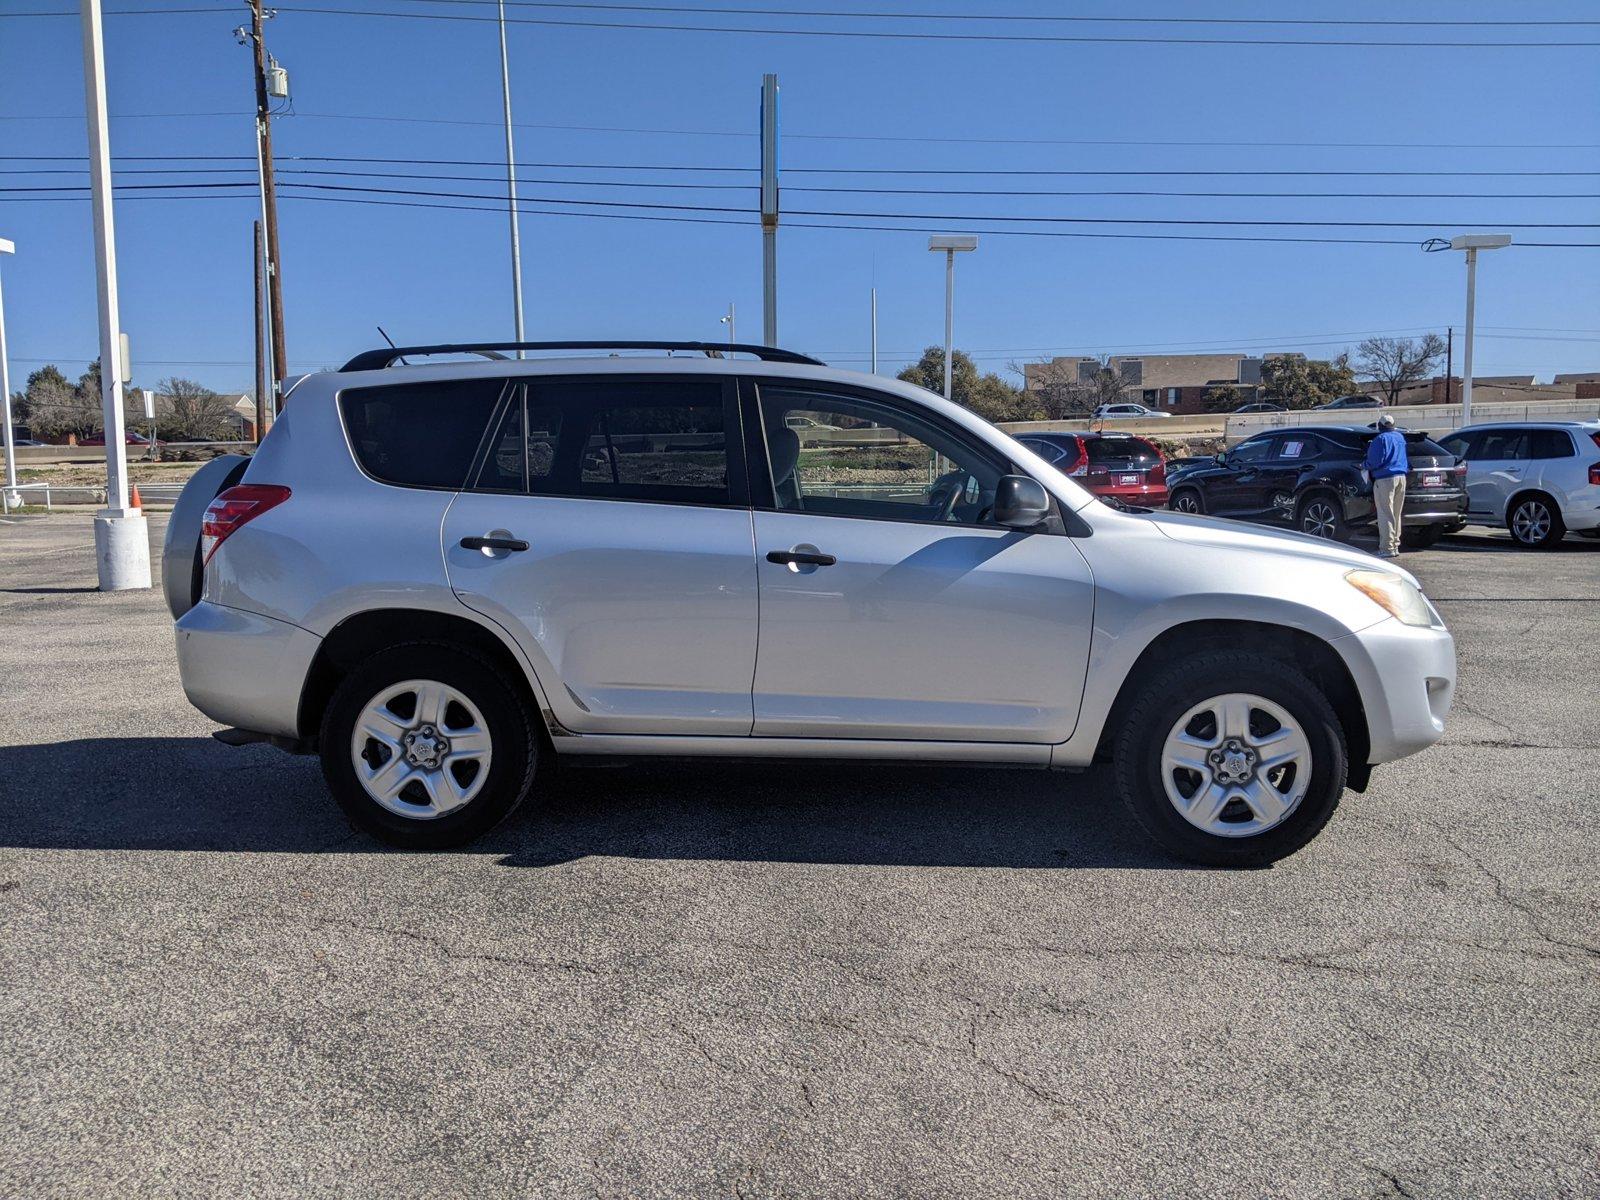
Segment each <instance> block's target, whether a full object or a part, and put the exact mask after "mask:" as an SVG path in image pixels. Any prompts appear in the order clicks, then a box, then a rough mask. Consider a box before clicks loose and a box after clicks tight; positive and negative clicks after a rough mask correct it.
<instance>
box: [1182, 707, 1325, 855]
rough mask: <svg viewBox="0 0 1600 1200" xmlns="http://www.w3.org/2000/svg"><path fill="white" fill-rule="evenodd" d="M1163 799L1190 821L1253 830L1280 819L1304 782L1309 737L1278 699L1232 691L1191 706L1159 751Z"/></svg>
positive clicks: (1224, 831) (1223, 829) (1233, 833)
mask: <svg viewBox="0 0 1600 1200" xmlns="http://www.w3.org/2000/svg"><path fill="white" fill-rule="evenodd" d="M1161 783H1162V786H1163V787H1164V788H1165V789H1166V793H1167V799H1168V800H1169V801H1170V802H1171V803H1172V806H1173V807H1174V808H1175V809H1177V810H1178V813H1179V814H1180V815H1181V816H1182V817H1183V818H1184V820H1186V821H1188V822H1189V823H1190V824H1191V825H1193V826H1194V827H1195V828H1197V829H1200V830H1202V831H1204V832H1205V833H1209V834H1213V835H1215V836H1217V837H1228V838H1239V837H1253V836H1255V835H1257V834H1260V833H1265V832H1266V831H1267V830H1269V829H1271V828H1273V827H1274V826H1276V825H1278V824H1281V823H1282V822H1283V821H1284V820H1285V819H1286V818H1287V817H1288V816H1289V814H1290V813H1292V812H1293V811H1294V810H1295V807H1296V806H1297V805H1298V804H1299V803H1300V801H1301V800H1302V799H1303V798H1304V797H1305V794H1306V791H1307V790H1308V789H1309V788H1310V786H1311V742H1310V739H1308V738H1307V737H1306V733H1305V730H1304V729H1303V728H1301V726H1300V723H1299V722H1298V721H1296V720H1295V719H1294V717H1293V716H1291V715H1290V714H1289V712H1288V711H1287V710H1286V709H1285V708H1283V706H1282V705H1279V704H1275V703H1274V702H1273V701H1271V700H1268V699H1266V698H1265V697H1262V696H1255V695H1250V694H1247V693H1240V692H1232V693H1229V694H1227V695H1222V696H1214V697H1212V698H1211V699H1209V700H1204V701H1202V702H1201V703H1199V704H1197V705H1195V706H1194V707H1193V708H1191V709H1190V710H1189V711H1188V712H1186V713H1184V714H1183V716H1181V717H1179V718H1178V720H1177V721H1176V722H1175V723H1174V724H1173V726H1172V729H1171V731H1170V732H1168V734H1167V739H1166V742H1165V743H1164V744H1163V746H1162V750H1161Z"/></svg>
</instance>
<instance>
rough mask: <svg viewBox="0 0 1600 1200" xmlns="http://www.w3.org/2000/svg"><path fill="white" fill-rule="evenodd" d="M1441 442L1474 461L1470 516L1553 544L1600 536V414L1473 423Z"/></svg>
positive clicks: (1533, 541)
mask: <svg viewBox="0 0 1600 1200" xmlns="http://www.w3.org/2000/svg"><path fill="white" fill-rule="evenodd" d="M1439 444H1440V445H1441V446H1443V447H1444V448H1445V449H1446V450H1448V451H1450V453H1452V454H1454V455H1455V456H1456V457H1457V458H1460V459H1463V460H1465V462H1466V464H1467V521H1468V522H1469V523H1470V524H1474V525H1503V526H1504V527H1505V528H1506V529H1508V530H1510V532H1511V536H1512V538H1514V539H1515V540H1516V542H1517V544H1518V545H1521V546H1528V547H1531V548H1534V549H1548V548H1549V547H1551V546H1554V545H1556V544H1558V543H1559V542H1560V541H1561V539H1562V538H1563V537H1565V536H1566V534H1567V532H1568V530H1570V531H1571V532H1573V533H1581V534H1583V535H1584V536H1586V537H1600V421H1517V422H1506V423H1504V424H1495V425H1468V426H1465V427H1463V428H1461V429H1458V430H1456V431H1455V432H1454V433H1452V434H1450V435H1448V436H1447V437H1441V438H1440V439H1439Z"/></svg>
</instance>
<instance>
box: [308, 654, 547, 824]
mask: <svg viewBox="0 0 1600 1200" xmlns="http://www.w3.org/2000/svg"><path fill="white" fill-rule="evenodd" d="M535 719H536V718H535V716H534V714H533V712H532V710H531V708H530V707H529V705H528V703H527V701H526V699H524V697H523V695H522V693H521V691H520V690H519V689H518V688H517V687H516V686H515V684H514V683H513V682H512V681H511V680H510V679H508V678H507V677H506V676H505V675H504V674H503V673H502V672H501V671H500V670H499V669H498V668H497V667H495V666H494V665H493V664H492V663H490V662H488V661H487V660H485V659H483V658H480V657H479V656H478V655H476V654H473V653H471V652H470V651H467V650H464V649H460V648H457V647H455V646H450V645H446V644H444V643H439V642H412V643H408V644H406V645H401V646H394V647H391V648H389V649H387V650H382V651H379V652H378V653H377V654H374V655H373V656H372V657H371V658H369V659H367V660H366V661H365V662H363V663H361V664H360V665H359V666H358V667H356V668H355V669H354V670H353V671H351V672H350V674H349V675H347V676H346V677H345V679H344V681H343V682H342V683H341V684H340V685H339V687H338V688H337V690H335V692H334V694H333V698H332V699H331V700H330V701H329V702H328V709H327V712H326V713H325V714H324V716H323V721H322V741H321V750H322V772H323V776H324V778H326V779H327V781H328V787H329V789H330V790H331V791H332V792H333V795H334V798H335V799H336V800H337V801H338V802H339V806H340V807H341V808H343V809H344V811H345V814H346V815H347V816H348V817H349V818H350V820H351V821H352V822H353V823H354V824H355V825H357V826H358V827H360V828H361V829H364V830H366V831H367V832H369V833H371V834H373V835H374V836H376V837H378V838H381V839H382V840H383V841H386V842H389V843H391V844H393V845H396V846H403V847H406V848H408V849H416V850H426V849H437V848H442V847H445V846H455V845H460V844H461V843H463V842H467V841H471V840H472V839H473V838H475V837H477V836H478V835H479V834H481V833H484V832H485V831H487V830H488V829H490V828H492V827H493V826H494V825H496V824H498V823H499V822H500V821H502V820H504V819H505V818H506V817H507V816H509V815H510V814H511V812H512V811H513V810H514V809H515V808H516V807H517V806H518V805H519V804H521V803H522V801H523V798H524V797H526V796H527V794H528V791H529V789H530V788H531V786H532V784H533V772H534V766H535V761H536V758H537V755H538V741H537V739H536V737H535V734H534V726H533V722H534V720H535Z"/></svg>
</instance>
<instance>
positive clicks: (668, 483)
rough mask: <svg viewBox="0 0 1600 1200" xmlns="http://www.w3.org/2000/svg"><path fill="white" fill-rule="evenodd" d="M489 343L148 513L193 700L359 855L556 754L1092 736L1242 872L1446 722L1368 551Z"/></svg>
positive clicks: (723, 353)
mask: <svg viewBox="0 0 1600 1200" xmlns="http://www.w3.org/2000/svg"><path fill="white" fill-rule="evenodd" d="M599 348H600V347H598V346H597V345H596V344H594V343H580V344H577V345H576V346H572V345H568V346H564V347H553V346H550V345H547V344H539V345H536V346H535V345H530V346H528V347H524V349H528V350H534V351H550V350H553V349H562V350H565V351H568V352H571V351H572V350H579V351H589V350H594V349H599ZM610 348H611V347H609V346H607V347H606V349H610ZM505 349H507V347H503V346H502V347H488V346H473V347H420V348H411V349H398V350H383V351H375V352H371V353H366V354H361V355H359V356H357V357H356V358H355V359H353V360H351V362H350V363H348V364H347V365H346V366H345V367H344V368H343V369H342V370H339V371H333V372H327V373H323V374H318V375H311V376H308V377H306V378H305V379H303V380H302V381H301V382H299V383H298V384H297V385H296V386H295V387H294V388H293V390H292V391H291V393H290V394H289V396H288V399H287V403H286V405H285V408H284V412H283V415H282V417H281V418H280V420H279V421H278V423H277V424H276V425H275V426H274V427H273V429H272V431H271V433H270V434H269V435H268V436H267V438H266V440H265V441H264V442H263V443H262V445H261V447H260V449H259V450H258V451H257V453H256V454H255V456H254V457H253V458H252V459H250V460H248V462H246V461H243V460H234V461H229V460H218V461H217V462H216V463H214V464H211V465H210V466H209V467H208V468H207V469H206V470H205V471H204V472H202V473H200V474H198V475H196V476H195V479H194V481H193V482H192V483H191V484H190V485H189V487H188V489H187V490H186V491H185V492H184V494H183V497H182V498H181V500H180V502H179V504H178V507H177V509H176V510H175V512H174V516H173V520H172V523H171V526H170V528H169V531H168V537H167V561H166V564H165V581H166V588H167V595H168V601H169V604H170V605H171V607H172V610H173V612H174V614H175V615H176V616H177V618H178V620H177V641H178V660H179V667H180V669H181V671H182V675H183V685H184V688H185V690H186V691H187V693H188V695H189V698H190V700H191V701H192V702H193V703H194V704H195V706H196V707H198V708H199V709H200V710H201V711H202V712H204V713H205V714H207V715H208V716H210V717H211V718H213V719H214V720H216V721H219V722H221V723H222V724H224V725H226V726H229V727H230V728H229V729H227V730H224V731H221V732H220V733H219V734H218V736H219V737H221V738H222V739H223V740H224V741H229V742H233V743H241V742H249V741H270V742H272V743H274V744H276V745H279V746H281V747H283V748H285V749H290V750H296V751H301V752H315V753H319V754H320V755H321V759H322V765H323V771H324V774H325V776H326V778H327V781H328V785H329V788H330V789H331V790H332V792H333V794H334V796H335V797H336V798H337V799H338V801H339V803H340V804H341V805H342V806H343V807H344V809H345V810H346V812H347V813H348V814H349V815H350V817H351V818H352V819H353V820H354V821H355V822H356V824H358V825H359V826H361V827H362V828H365V829H367V830H370V831H371V832H373V833H374V834H376V835H378V836H379V837H381V838H384V839H387V840H388V841H391V842H394V843H398V844H401V845H405V846H413V847H435V846H447V845H451V844H456V843H460V842H462V841H465V840H467V839H469V838H472V837H475V836H476V835H478V834H481V833H482V832H484V831H485V830H487V829H488V828H489V827H491V826H492V825H494V824H495V823H496V822H498V821H500V820H502V819H503V818H504V817H505V816H506V815H507V814H508V813H510V812H511V811H512V810H513V809H515V808H516V807H517V806H518V805H519V804H520V803H521V802H522V801H523V800H524V799H525V798H526V797H527V796H529V795H530V793H534V792H535V791H536V788H537V787H539V786H541V775H542V771H541V767H543V766H544V765H546V764H547V763H548V762H550V761H551V760H552V758H566V757H568V756H572V757H580V756H585V755H611V756H614V755H632V756H650V755H671V756H677V757H682V756H717V755H723V756H736V757H741V758H752V757H755V758H773V759H806V758H811V759H815V758H825V759H841V758H845V759H877V760H908V761H917V762H923V763H926V762H938V761H949V762H954V761H962V762H983V763H1005V764H1014V765H1024V766H1032V767H1039V768H1055V769H1058V770H1062V771H1078V770H1082V769H1084V768H1087V767H1089V766H1090V765H1091V764H1092V763H1095V762H1097V761H1109V762H1110V763H1112V764H1113V769H1114V774H1115V779H1116V785H1117V788H1118V790H1119V791H1120V794H1121V796H1122V798H1123V800H1124V801H1125V802H1126V803H1127V805H1128V807H1129V808H1130V809H1131V810H1132V812H1133V815H1134V816H1135V817H1137V818H1138V820H1139V822H1140V823H1141V824H1142V825H1143V826H1144V827H1145V828H1146V829H1147V830H1148V831H1149V832H1150V833H1151V834H1152V835H1153V836H1154V837H1155V838H1156V839H1157V840H1158V841H1160V842H1161V843H1162V844H1163V845H1164V846H1166V847H1167V848H1168V849H1169V850H1170V851H1172V852H1173V853H1175V854H1177V855H1180V856H1183V857H1185V858H1188V859H1192V860H1196V861H1200V862H1204V863H1212V864H1224V865H1255V864H1261V863H1265V862H1270V861H1272V860H1275V859H1278V858H1281V857H1282V856H1284V855H1286V854H1289V853H1292V852H1293V851H1295V850H1297V849H1298V848H1299V847H1301V846H1303V845H1304V844H1305V843H1306V842H1308V841H1309V840H1310V839H1311V838H1312V837H1313V836H1314V835H1315V834H1316V833H1317V831H1318V830H1320V829H1321V828H1322V826H1323V825H1324V824H1325V823H1326V822H1327V820H1328V819H1329V817H1330V816H1331V815H1332V813H1333V811H1334V808H1335V807H1336V805H1337V804H1338V801H1339V797H1340V795H1341V794H1342V793H1343V792H1344V790H1345V788H1346V787H1352V788H1355V789H1357V790H1360V789H1362V788H1364V787H1365V786H1366V782H1367V779H1368V776H1369V774H1370V771H1371V767H1372V765H1373V764H1376V763H1384V762H1389V761H1391V760H1393V759H1397V758H1400V757H1402V756H1404V755H1408V754H1414V753H1416V752H1417V751H1419V750H1421V749H1423V748H1424V747H1426V746H1428V745H1430V744H1432V743H1433V742H1435V741H1436V740H1438V738H1439V737H1440V735H1441V734H1442V733H1443V730H1444V720H1445V716H1446V713H1447V712H1448V710H1449V708H1450V699H1451V693H1452V689H1453V687H1454V682H1455V650H1454V645H1453V643H1452V641H1451V638H1450V634H1449V633H1448V632H1446V630H1445V627H1444V623H1443V622H1442V621H1441V620H1440V618H1439V615H1438V613H1437V612H1435V611H1434V609H1433V607H1432V606H1431V605H1430V604H1429V603H1428V601H1427V600H1426V599H1425V598H1424V597H1423V595H1422V592H1421V591H1420V590H1419V588H1418V586H1417V582H1416V580H1415V579H1413V578H1412V577H1411V576H1410V575H1408V574H1407V573H1406V572H1404V571H1402V570H1399V569H1397V568H1395V567H1393V566H1391V565H1388V564H1385V563H1380V562H1379V561H1378V560H1377V559H1374V558H1372V557H1370V556H1368V555H1366V554H1364V553H1361V552H1359V551H1355V550H1351V549H1348V548H1346V547H1343V546H1339V545H1334V544H1330V543H1328V542H1325V541H1321V540H1316V539H1312V538H1307V537H1302V536H1300V535H1298V534H1293V533H1285V532H1275V531H1269V530H1264V529H1258V528H1252V527H1248V526H1243V525H1239V524H1235V523H1234V522H1231V521H1218V520H1213V519H1209V518H1206V517H1201V516H1192V515H1184V514H1178V513H1169V512H1137V513H1132V512H1120V511H1118V510H1116V509H1113V508H1111V507H1108V506H1107V505H1105V504H1102V503H1101V502H1099V501H1098V500H1096V499H1095V498H1094V497H1093V496H1091V495H1090V494H1089V493H1088V492H1086V491H1084V490H1083V489H1082V488H1080V487H1079V486H1078V485H1077V484H1076V483H1074V482H1073V481H1072V480H1070V479H1068V478H1067V477H1066V476H1065V475H1062V474H1061V473H1060V472H1058V471H1056V470H1055V469H1054V468H1052V467H1051V466H1049V465H1048V464H1047V463H1046V462H1044V461H1043V460H1042V459H1040V458H1039V457H1037V456H1036V455H1034V454H1033V453H1032V452H1030V451H1029V450H1027V449H1025V448H1024V447H1023V446H1021V445H1019V444H1018V443H1017V442H1015V441H1013V440H1012V439H1011V438H1009V437H1007V436H1006V435H1005V434H1003V433H1001V432H1000V431H999V430H997V429H995V428H994V427H993V426H991V425H989V424H987V423H986V422H984V421H983V420H981V419H980V418H978V417H976V416H974V415H973V414H972V413H970V412H968V411H967V410H966V409H963V408H960V407H958V406H956V405H954V404H950V403H948V402H946V401H944V400H941V399H939V398H938V397H936V396H934V395H932V394H930V393H928V392H926V391H923V390H922V389H920V388H916V387H913V386H910V385H907V384H902V383H898V382H894V381H891V380H886V379H882V378H879V377H876V376H869V375H861V374H856V373H853V372H848V371H838V370H832V369H829V368H828V367H826V366H823V365H822V364H820V363H817V362H815V361H813V360H810V359H806V358H803V357H801V356H799V355H795V354H790V353H787V352H784V351H779V350H773V349H766V348H760V347H736V348H733V349H732V350H731V351H730V348H728V347H726V346H720V345H710V344H702V343H624V344H622V345H620V346H617V347H615V349H618V350H627V351H638V350H646V349H648V350H667V351H679V352H680V353H679V354H678V355H677V356H673V355H672V354H671V353H668V354H663V355H658V356H656V357H653V358H645V357H639V356H637V355H634V356H618V355H617V354H609V355H603V354H595V355H594V356H592V357H566V358H552V357H536V358H528V359H522V360H511V359H506V358H502V357H500V355H499V353H498V351H501V350H505ZM683 351H689V352H692V353H693V355H694V356H693V357H684V356H683V354H682V353H681V352H683ZM468 352H473V353H486V354H489V355H493V357H489V358H486V359H485V360H484V361H478V362H463V361H460V360H461V359H462V358H463V357H464V356H465V353H468ZM447 355H448V356H453V357H452V358H451V360H450V361H437V360H438V359H439V358H444V357H446V356H447ZM429 356H432V357H434V359H435V361H434V362H432V363H431V364H429V365H417V363H416V360H418V359H422V358H427V357H429ZM402 359H404V360H410V361H411V363H412V365H395V364H396V363H399V362H401V360H402ZM796 417H800V418H804V419H805V420H807V421H811V422H815V423H816V424H818V425H822V426H827V427H830V428H832V429H833V430H834V431H835V432H832V433H830V434H829V436H828V437H827V439H826V440H825V441H824V442H822V443H819V444H817V445H814V446H813V445H808V446H807V447H806V448H805V449H804V450H802V448H801V445H800V437H799V435H798V434H797V433H796V430H795V420H794V419H795V418H796ZM806 427H808V428H809V427H810V426H806ZM219 493H220V494H219ZM213 497H214V498H213ZM202 513H203V517H202V515H201V514H202Z"/></svg>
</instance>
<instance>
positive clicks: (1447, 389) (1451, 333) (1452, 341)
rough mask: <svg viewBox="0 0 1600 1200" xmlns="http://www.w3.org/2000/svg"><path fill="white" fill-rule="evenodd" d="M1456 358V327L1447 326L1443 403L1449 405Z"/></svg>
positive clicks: (1445, 332)
mask: <svg viewBox="0 0 1600 1200" xmlns="http://www.w3.org/2000/svg"><path fill="white" fill-rule="evenodd" d="M1455 358H1456V327H1455V326H1454V325H1448V326H1446V327H1445V331H1444V402H1445V403H1446V404H1449V403H1451V400H1450V393H1451V391H1452V390H1453V388H1454V382H1453V381H1454V376H1455Z"/></svg>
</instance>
